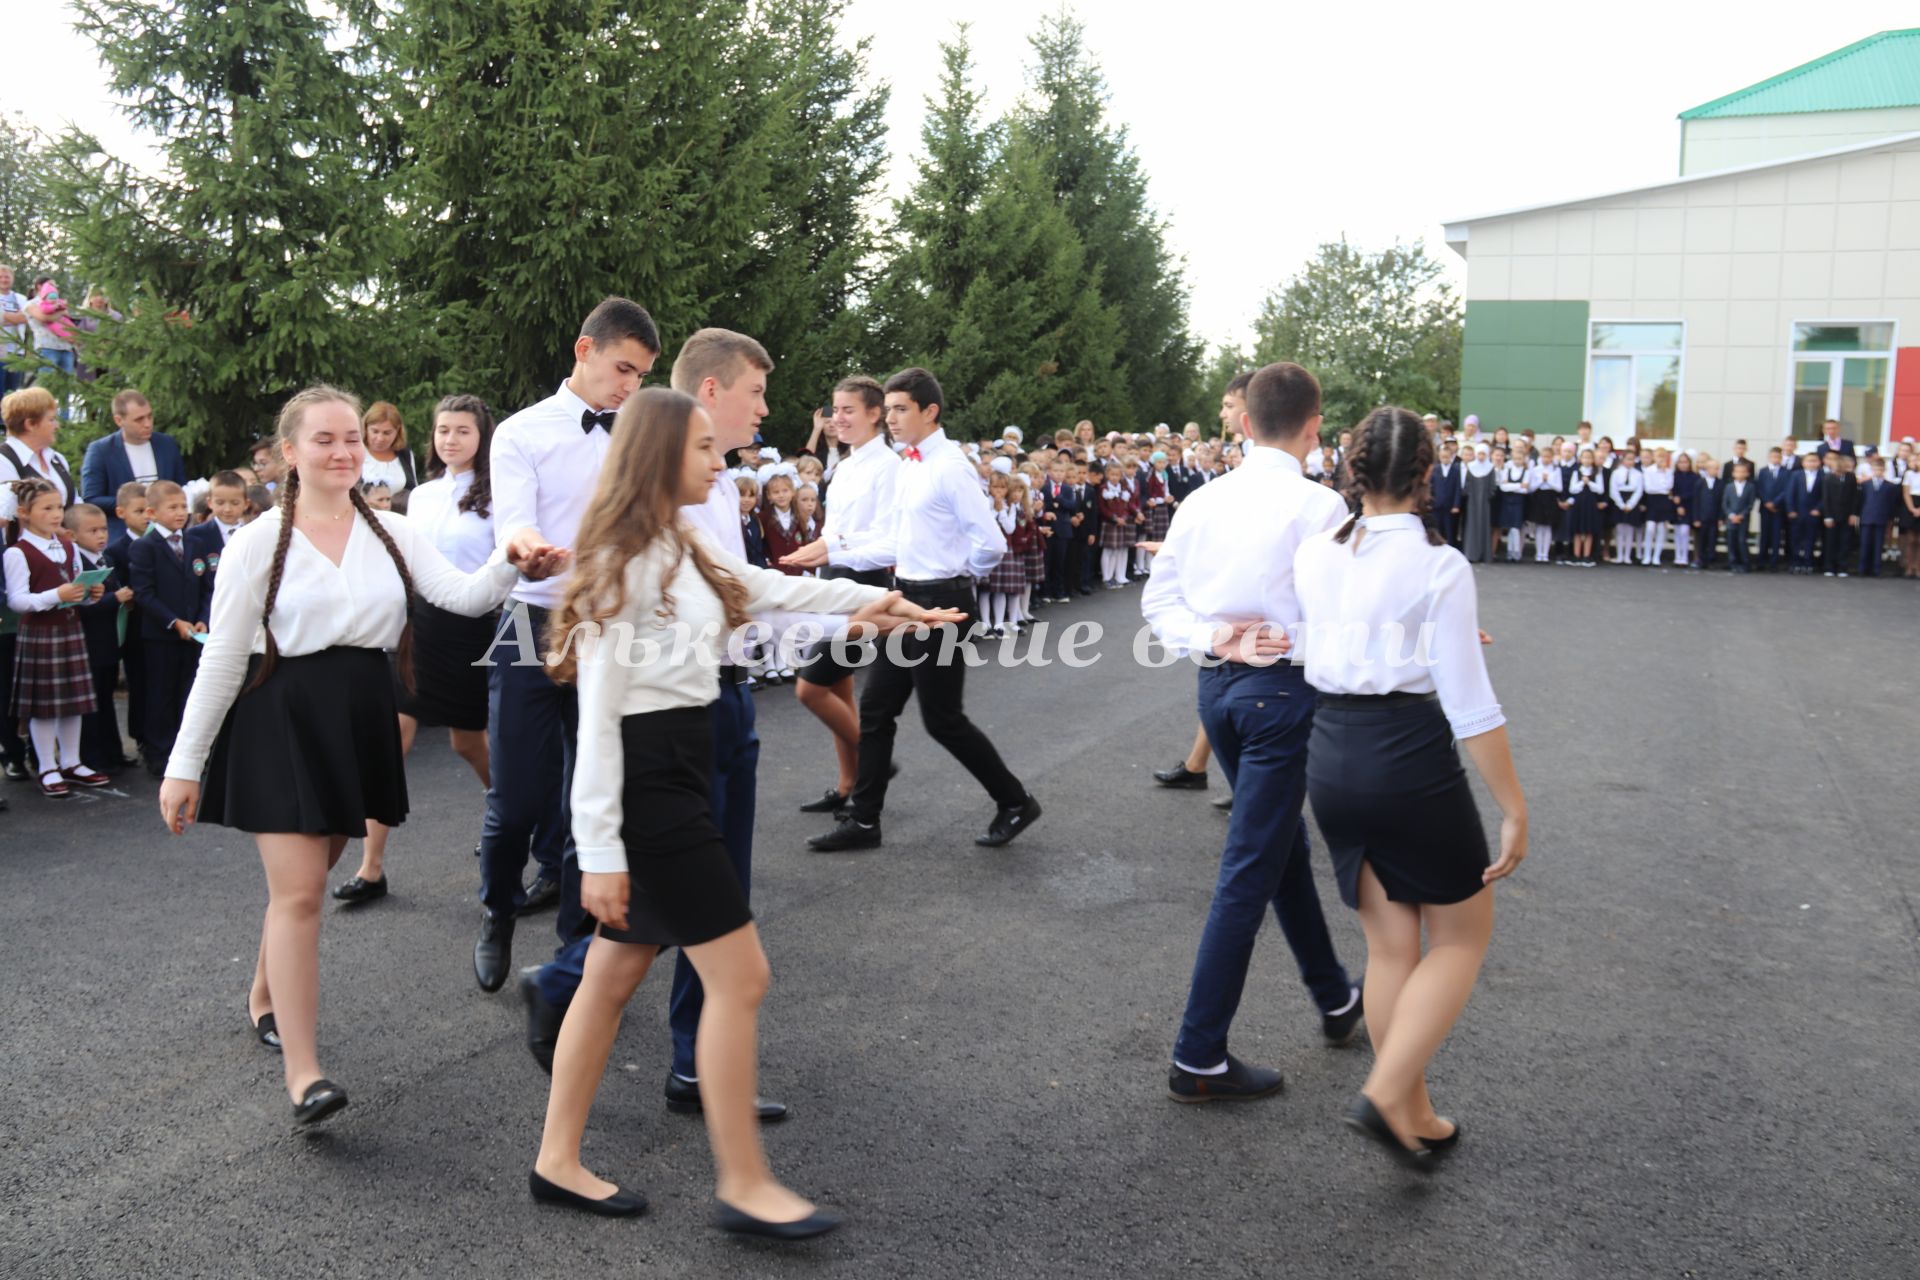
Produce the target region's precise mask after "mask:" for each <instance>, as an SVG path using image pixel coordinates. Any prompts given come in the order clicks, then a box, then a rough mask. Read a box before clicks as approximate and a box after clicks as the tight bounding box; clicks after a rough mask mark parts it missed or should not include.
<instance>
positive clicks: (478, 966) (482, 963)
mask: <svg viewBox="0 0 1920 1280" xmlns="http://www.w3.org/2000/svg"><path fill="white" fill-rule="evenodd" d="M512 964H513V917H512V916H496V915H494V914H493V913H492V912H488V913H487V915H486V917H485V918H484V919H483V920H482V921H481V922H480V941H478V942H476V943H474V944H473V976H474V978H475V979H476V980H477V981H478V982H479V983H480V989H481V990H482V991H486V992H489V993H491V992H494V991H498V990H499V989H500V988H501V987H502V986H503V985H505V983H506V981H507V969H508V968H509V967H510V966H511V965H512Z"/></svg>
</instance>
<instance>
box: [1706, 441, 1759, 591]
mask: <svg viewBox="0 0 1920 1280" xmlns="http://www.w3.org/2000/svg"><path fill="white" fill-rule="evenodd" d="M1759 501H1760V486H1758V485H1756V484H1755V483H1754V482H1753V464H1752V463H1751V462H1748V461H1747V460H1746V459H1745V458H1736V459H1734V462H1733V478H1732V479H1731V480H1728V481H1727V482H1726V483H1725V484H1723V485H1721V486H1720V523H1721V525H1722V526H1723V527H1724V528H1725V529H1726V531H1727V568H1728V569H1730V570H1732V571H1733V572H1734V573H1747V572H1749V566H1748V563H1747V555H1748V551H1747V529H1748V525H1747V518H1748V517H1749V516H1751V515H1752V514H1753V508H1754V507H1755V505H1757V504H1758V503H1759ZM1705 545H1706V544H1705V543H1702V546H1703V547H1704V546H1705ZM1701 567H1702V568H1704V567H1705V566H1704V565H1702V566H1701Z"/></svg>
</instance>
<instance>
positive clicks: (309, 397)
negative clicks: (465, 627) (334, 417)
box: [240, 383, 413, 693]
mask: <svg viewBox="0 0 1920 1280" xmlns="http://www.w3.org/2000/svg"><path fill="white" fill-rule="evenodd" d="M321 404H344V405H346V406H347V407H348V408H349V409H351V410H353V415H354V417H356V418H357V417H359V416H360V401H359V400H358V399H357V398H356V397H355V396H354V395H353V393H351V392H348V391H342V390H340V388H338V387H330V386H327V385H326V384H324V383H316V384H314V385H313V386H311V387H308V388H306V389H305V390H303V391H298V392H296V393H294V396H293V398H292V399H290V400H288V401H287V402H286V404H284V405H282V406H281V408H280V416H279V418H278V419H276V420H275V422H274V446H275V447H276V448H279V447H282V446H284V445H286V444H288V443H290V442H292V441H294V440H297V439H299V437H300V432H301V429H302V428H303V427H305V426H306V419H307V410H309V409H311V408H313V407H314V406H315V405H321ZM350 496H351V497H352V499H353V507H354V510H355V511H357V512H359V513H360V518H361V519H363V520H365V521H366V522H367V527H368V528H370V529H372V530H373V536H374V537H376V538H378V539H380V545H381V546H383V547H385V548H386V549H387V554H388V555H389V556H391V557H393V567H394V568H395V569H396V570H397V571H398V572H399V574H400V585H401V587H403V588H404V589H405V590H406V593H407V621H406V625H404V626H403V627H401V628H400V643H399V644H398V645H397V646H395V648H394V654H393V657H394V666H395V667H396V668H398V670H399V674H400V680H401V683H402V684H404V685H406V687H407V688H408V689H409V690H411V689H412V688H413V574H412V572H411V571H410V570H409V569H408V568H407V558H406V557H405V556H403V555H401V554H400V548H399V546H398V545H396V544H395V542H394V540H393V535H392V534H391V533H389V532H387V526H386V525H384V524H382V523H380V517H379V516H378V515H376V514H374V510H373V508H372V507H370V506H368V505H367V499H366V497H365V495H363V494H362V493H361V492H360V486H359V485H357V484H356V485H354V486H353V489H352V490H351V494H350ZM299 502H300V470H299V468H297V467H289V468H287V476H286V479H284V480H282V481H281V482H280V536H279V537H278V538H277V539H276V540H275V541H274V544H273V567H272V569H270V570H269V571H268V574H267V601H266V607H265V608H263V609H262V610H261V612H260V629H261V631H262V632H264V633H265V635H266V652H265V654H264V655H263V656H262V657H261V660H260V666H259V667H258V668H257V669H256V670H255V671H254V673H253V679H251V680H249V681H248V682H247V687H246V688H244V689H242V690H241V691H240V692H241V693H250V692H252V691H253V690H255V689H257V688H259V687H260V686H261V685H262V684H263V683H265V681H266V678H267V677H268V676H270V675H272V674H273V668H274V665H275V664H276V663H277V662H278V661H279V660H280V646H279V645H277V644H275V643H274V640H273V626H272V621H273V603H274V601H275V600H277V599H278V598H279V596H280V579H281V577H282V575H284V574H285V572H286V568H287V547H288V545H289V544H290V543H291V542H292V541H293V516H294V511H295V509H296V507H297V506H298V505H299Z"/></svg>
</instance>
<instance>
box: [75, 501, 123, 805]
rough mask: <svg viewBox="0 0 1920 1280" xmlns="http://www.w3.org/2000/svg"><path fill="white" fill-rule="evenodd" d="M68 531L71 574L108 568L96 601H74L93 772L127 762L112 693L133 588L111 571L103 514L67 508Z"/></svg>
mask: <svg viewBox="0 0 1920 1280" xmlns="http://www.w3.org/2000/svg"><path fill="white" fill-rule="evenodd" d="M66 528H67V536H68V537H69V538H71V539H72V540H73V548H74V550H73V557H74V564H73V569H74V571H75V573H82V572H89V571H92V570H95V569H106V570H108V571H109V573H108V575H107V580H106V582H105V583H104V584H102V585H103V586H105V588H106V590H105V591H104V592H102V593H101V596H100V598H99V599H98V600H95V601H93V602H91V603H88V604H80V605H75V606H74V612H76V613H78V614H79V615H80V627H81V630H82V631H83V632H84V633H85V634H86V638H87V669H88V670H89V671H90V672H91V673H92V675H93V704H94V709H93V710H92V711H91V712H90V713H88V714H87V715H85V716H83V717H82V718H81V722H80V763H81V764H84V765H85V766H87V768H89V769H92V770H93V771H95V772H96V773H105V772H106V771H107V770H109V769H118V768H121V767H122V766H124V765H126V764H128V763H129V761H128V760H127V748H126V743H124V742H123V741H121V738H120V715H119V712H117V711H116V710H115V709H114V702H113V693H114V690H115V689H116V688H118V687H119V685H120V608H121V606H122V605H124V604H126V603H127V602H128V601H129V600H131V599H133V590H132V589H131V588H130V587H128V586H127V585H126V583H125V582H123V581H121V579H120V578H119V577H118V575H117V574H115V573H114V572H112V570H113V562H112V561H110V560H108V559H107V556H106V550H107V513H106V512H104V511H102V510H101V509H100V508H98V507H96V506H94V505H93V504H92V503H90V502H79V503H75V504H74V505H73V506H71V507H68V508H67V514H66Z"/></svg>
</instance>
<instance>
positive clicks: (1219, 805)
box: [1213, 796, 1233, 813]
mask: <svg viewBox="0 0 1920 1280" xmlns="http://www.w3.org/2000/svg"><path fill="white" fill-rule="evenodd" d="M1213 807H1214V808H1216V809H1218V810H1219V811H1220V812H1222V813H1232V812H1233V797H1232V796H1221V797H1220V798H1219V799H1218V800H1215V801H1214V802H1213Z"/></svg>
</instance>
